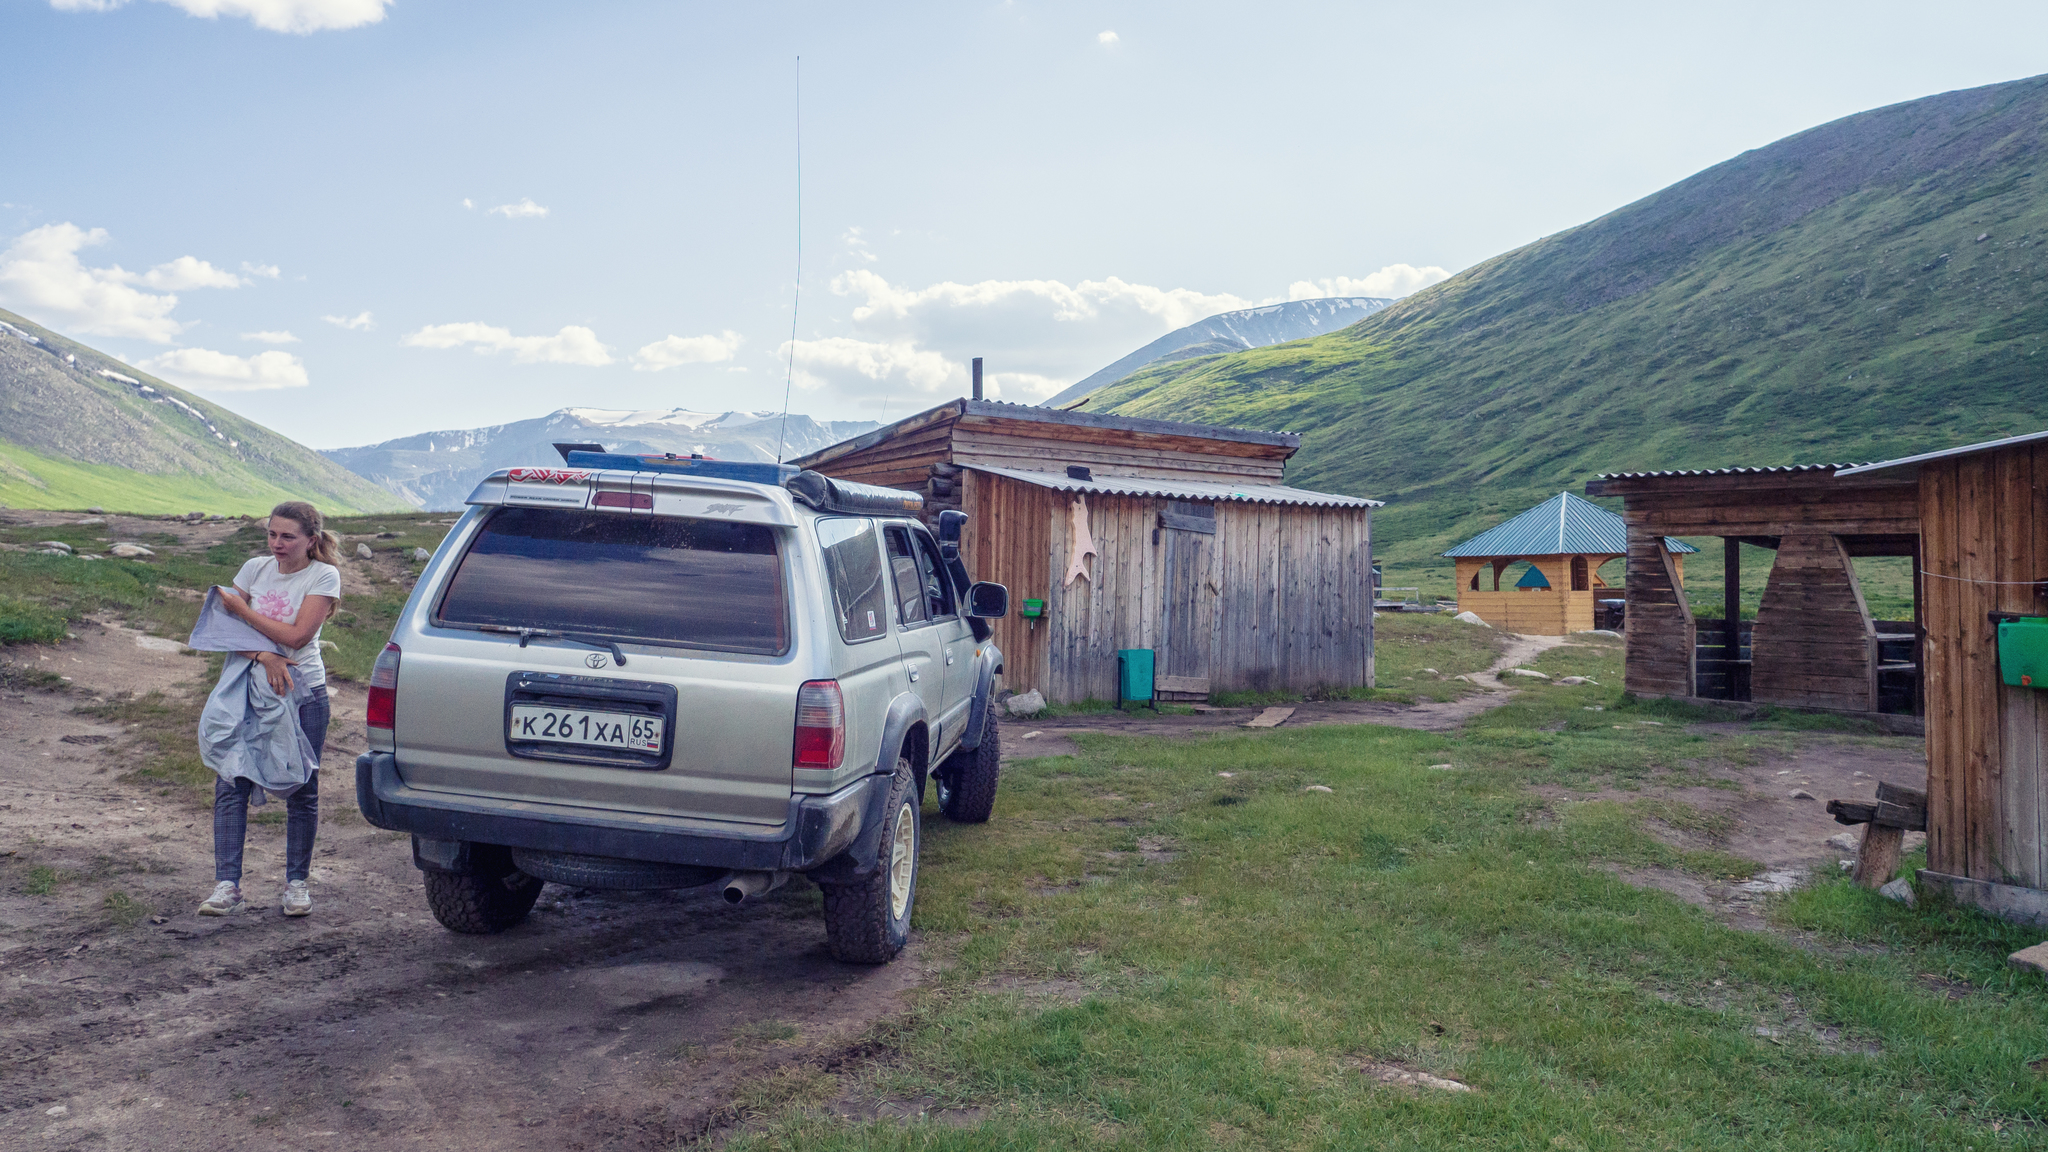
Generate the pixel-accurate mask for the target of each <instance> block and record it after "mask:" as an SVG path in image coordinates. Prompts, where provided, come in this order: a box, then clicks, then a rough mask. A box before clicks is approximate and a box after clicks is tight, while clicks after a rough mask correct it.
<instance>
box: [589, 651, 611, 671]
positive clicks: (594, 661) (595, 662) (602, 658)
mask: <svg viewBox="0 0 2048 1152" xmlns="http://www.w3.org/2000/svg"><path fill="white" fill-rule="evenodd" d="M583 662H584V663H585V664H587V665H589V666H590V667H592V668H602V667H604V666H605V665H606V664H608V663H610V662H611V657H609V656H606V655H605V654H604V653H602V652H592V653H591V654H590V655H588V656H585V657H584V658H583Z"/></svg>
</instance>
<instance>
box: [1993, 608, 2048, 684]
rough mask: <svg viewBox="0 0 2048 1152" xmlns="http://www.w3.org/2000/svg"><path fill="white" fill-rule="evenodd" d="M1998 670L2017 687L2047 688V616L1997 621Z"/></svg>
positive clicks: (2007, 680) (2008, 682)
mask: <svg viewBox="0 0 2048 1152" xmlns="http://www.w3.org/2000/svg"><path fill="white" fill-rule="evenodd" d="M1998 673H1999V675H2000V676H2002V677H2004V679H2005V682H2006V683H2007V684H2010V685H2012V686H2013V687H2015V688H2048V616H2029V617H2026V618H2024V619H2020V620H2001V621H1999V622H1998Z"/></svg>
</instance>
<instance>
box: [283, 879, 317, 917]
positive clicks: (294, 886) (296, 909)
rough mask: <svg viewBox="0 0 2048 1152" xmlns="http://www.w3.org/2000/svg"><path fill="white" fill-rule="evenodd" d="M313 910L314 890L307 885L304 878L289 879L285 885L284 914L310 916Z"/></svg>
mask: <svg viewBox="0 0 2048 1152" xmlns="http://www.w3.org/2000/svg"><path fill="white" fill-rule="evenodd" d="M312 912H313V890H312V889H310V888H308V887H306V882H305V881H304V880H292V881H288V882H287V883H286V884H285V886H284V914H285V915H287V916H310V915H312Z"/></svg>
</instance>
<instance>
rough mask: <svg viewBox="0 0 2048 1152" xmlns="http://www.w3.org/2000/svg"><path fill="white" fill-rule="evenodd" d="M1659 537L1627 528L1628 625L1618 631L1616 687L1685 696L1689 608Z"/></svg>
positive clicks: (1690, 647)
mask: <svg viewBox="0 0 2048 1152" xmlns="http://www.w3.org/2000/svg"><path fill="white" fill-rule="evenodd" d="M1664 535H1665V534H1664V533H1663V532H1657V533H1654V534H1652V533H1646V532H1642V531H1639V530H1638V529H1637V527H1636V525H1635V523H1634V522H1631V523H1630V524H1629V526H1628V576H1627V578H1626V580H1625V581H1624V583H1625V584H1626V585H1627V587H1626V589H1625V590H1624V593H1623V595H1624V598H1625V599H1627V601H1628V623H1627V625H1626V626H1625V627H1624V628H1623V629H1622V637H1623V641H1622V644H1623V655H1622V660H1623V676H1622V683H1623V685H1624V686H1625V687H1626V688H1627V689H1628V691H1630V692H1637V693H1641V694H1643V695H1645V696H1691V695H1692V694H1693V681H1694V675H1693V673H1694V667H1693V658H1694V657H1693V653H1694V649H1695V648H1696V646H1697V645H1696V638H1695V635H1694V631H1693V629H1694V625H1693V619H1692V605H1690V604H1688V603H1686V599H1685V582H1684V579H1683V578H1682V577H1680V576H1679V574H1678V570H1677V567H1676V566H1675V565H1674V564H1673V563H1672V556H1671V554H1670V553H1669V552H1667V551H1665V550H1664Z"/></svg>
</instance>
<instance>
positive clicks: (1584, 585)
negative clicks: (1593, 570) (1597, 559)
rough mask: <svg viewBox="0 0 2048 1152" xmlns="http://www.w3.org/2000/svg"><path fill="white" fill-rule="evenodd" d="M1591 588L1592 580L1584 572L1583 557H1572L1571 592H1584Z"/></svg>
mask: <svg viewBox="0 0 2048 1152" xmlns="http://www.w3.org/2000/svg"><path fill="white" fill-rule="evenodd" d="M1592 587H1593V578H1592V575H1591V574H1590V573H1588V572H1587V571H1586V558H1585V557H1584V556H1574V557H1572V591H1574V592H1585V591H1588V590H1589V589H1591V588H1592Z"/></svg>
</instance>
